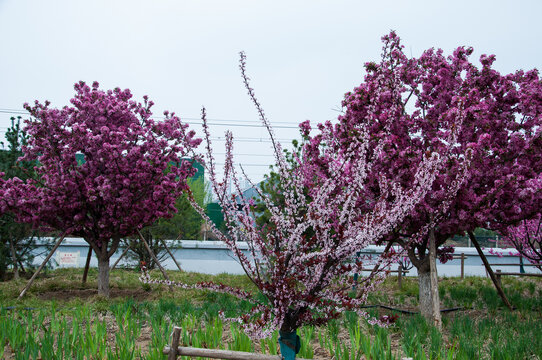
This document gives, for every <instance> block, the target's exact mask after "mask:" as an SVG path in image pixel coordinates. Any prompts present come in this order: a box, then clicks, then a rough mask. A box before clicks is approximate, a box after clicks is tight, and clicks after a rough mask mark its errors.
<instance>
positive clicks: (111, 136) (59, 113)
mask: <svg viewBox="0 0 542 360" xmlns="http://www.w3.org/2000/svg"><path fill="white" fill-rule="evenodd" d="M75 92H76V94H75V96H74V98H73V99H71V106H66V107H64V108H62V109H55V108H50V107H49V102H45V104H40V103H39V102H37V101H36V102H35V105H34V106H30V105H28V104H25V108H26V109H27V110H28V111H29V112H30V114H31V116H32V117H31V118H30V119H29V120H27V121H26V127H25V131H26V132H27V133H28V135H29V139H28V143H27V145H26V146H24V147H23V153H24V156H23V157H22V158H21V159H20V160H21V161H33V162H35V163H36V164H37V165H36V167H35V173H36V175H37V176H34V177H31V178H30V179H28V180H26V181H22V180H20V179H19V178H13V179H9V180H0V181H2V183H1V187H0V189H1V190H0V191H1V194H0V199H1V200H0V208H1V209H2V210H3V211H8V212H11V213H13V214H14V215H15V216H16V217H17V219H18V221H20V222H24V223H31V224H33V225H34V226H35V227H37V228H40V229H42V230H44V231H51V230H56V231H59V232H61V233H63V234H65V235H73V236H80V237H82V238H84V239H85V241H86V242H88V243H89V245H90V246H91V247H92V249H93V250H94V252H95V253H96V256H97V258H98V272H99V276H98V292H99V294H102V295H105V296H109V258H110V257H111V256H112V255H113V254H114V253H115V251H116V250H117V248H118V245H119V242H120V240H121V238H123V237H126V236H129V235H132V234H134V232H135V231H136V230H137V229H141V228H142V227H144V226H146V225H149V224H151V223H153V222H154V220H156V219H158V218H160V217H169V216H171V214H172V213H173V212H175V201H176V199H177V198H178V197H179V196H180V195H181V194H182V192H183V191H184V190H186V189H187V184H186V179H187V177H189V176H190V175H192V174H193V171H194V170H193V168H192V164H191V162H190V161H183V160H182V158H183V157H185V156H186V155H188V154H189V153H191V150H192V149H193V148H194V147H196V146H197V145H198V144H199V143H200V142H201V139H196V138H195V137H194V135H195V134H194V132H193V131H188V125H186V124H183V123H182V122H181V120H180V119H179V118H178V117H177V116H175V114H174V113H171V114H170V113H168V112H165V119H164V120H162V121H155V120H153V119H152V112H151V107H152V106H153V102H152V101H150V100H148V98H147V97H146V96H145V97H144V102H143V103H139V102H136V101H134V100H132V94H131V92H130V91H129V90H128V89H126V90H120V89H118V88H117V89H114V90H108V91H103V90H100V89H99V87H98V83H96V82H95V83H94V84H93V85H92V87H90V86H88V85H86V84H85V83H84V82H80V83H77V84H75Z"/></svg>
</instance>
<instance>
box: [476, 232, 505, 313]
mask: <svg viewBox="0 0 542 360" xmlns="http://www.w3.org/2000/svg"><path fill="white" fill-rule="evenodd" d="M467 233H468V234H469V239H470V240H471V241H472V243H473V244H474V247H475V248H476V251H478V255H480V259H482V262H483V263H484V266H485V268H486V272H487V273H488V274H489V277H491V280H492V281H493V285H495V288H496V289H497V293H498V294H499V296H500V297H501V299H502V301H503V302H504V304H505V305H506V307H508V308H509V309H510V310H514V308H513V307H512V304H510V302H509V301H508V299H507V298H506V295H505V294H504V291H503V289H502V287H501V285H500V284H499V282H498V281H497V277H496V276H495V273H494V272H493V270H492V269H491V266H490V265H489V262H488V261H487V258H486V256H485V255H484V253H483V251H482V248H480V244H478V240H476V236H474V234H473V233H472V231H468V232H467Z"/></svg>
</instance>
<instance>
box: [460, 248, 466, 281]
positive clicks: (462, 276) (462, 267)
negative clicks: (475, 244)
mask: <svg viewBox="0 0 542 360" xmlns="http://www.w3.org/2000/svg"><path fill="white" fill-rule="evenodd" d="M464 278H465V253H461V280H463V279H464Z"/></svg>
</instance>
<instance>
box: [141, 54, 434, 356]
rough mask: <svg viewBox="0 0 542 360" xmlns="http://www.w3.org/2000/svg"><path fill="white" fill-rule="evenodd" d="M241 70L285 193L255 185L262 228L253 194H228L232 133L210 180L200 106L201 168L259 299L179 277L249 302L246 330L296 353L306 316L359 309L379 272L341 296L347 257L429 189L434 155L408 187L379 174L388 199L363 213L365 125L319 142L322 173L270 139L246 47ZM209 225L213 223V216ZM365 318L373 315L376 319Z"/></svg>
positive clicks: (318, 320)
mask: <svg viewBox="0 0 542 360" xmlns="http://www.w3.org/2000/svg"><path fill="white" fill-rule="evenodd" d="M241 71H242V74H243V79H244V81H245V86H246V87H247V89H248V92H249V96H250V98H251V99H252V101H253V102H254V104H255V106H256V109H257V111H258V113H259V116H260V119H261V121H262V123H263V125H265V127H266V128H267V130H268V132H269V135H270V138H271V141H272V144H273V147H274V154H275V161H276V168H277V176H278V179H279V182H280V187H279V188H278V190H277V191H279V192H280V193H281V195H282V196H281V198H282V201H281V203H280V204H275V203H273V201H272V199H271V198H270V197H268V196H267V195H266V194H263V193H261V192H260V191H259V190H258V188H257V187H255V189H256V190H257V191H259V195H260V196H261V198H262V201H263V202H265V204H266V208H267V209H268V210H269V213H270V216H269V224H268V225H269V226H258V225H257V223H256V216H255V214H254V208H255V206H254V203H253V202H252V201H251V200H246V199H244V198H242V197H241V196H238V195H236V194H230V193H228V189H229V188H230V184H231V185H232V187H233V188H234V189H236V193H237V194H240V193H241V188H240V185H239V183H238V178H239V176H238V174H237V172H236V168H235V166H234V162H233V155H232V154H233V139H232V135H231V133H229V132H228V133H227V134H226V139H227V141H226V161H225V165H224V177H223V178H222V179H221V180H219V179H218V178H217V175H216V169H215V161H214V159H213V155H212V149H211V142H210V136H209V129H208V127H207V124H206V121H205V110H204V111H203V115H202V117H203V120H204V131H205V138H206V142H207V159H206V167H207V169H208V174H209V178H210V182H211V184H212V187H213V190H214V192H215V194H217V196H218V200H219V202H220V204H221V206H222V209H223V212H224V218H225V223H226V225H227V231H226V232H225V233H222V232H220V231H218V230H217V229H216V228H214V229H213V231H214V233H215V234H216V236H217V237H218V238H219V239H220V240H221V241H223V242H224V243H225V244H226V245H227V246H228V248H229V249H230V250H231V251H232V252H233V254H234V255H235V256H236V257H237V258H238V259H239V263H240V264H241V266H242V267H243V269H244V271H245V273H246V274H247V276H248V277H249V278H250V280H251V281H252V282H253V283H254V284H255V286H256V287H257V288H258V289H259V291H260V292H261V293H262V294H263V296H264V297H265V300H263V301H258V298H257V297H255V296H254V295H253V294H251V293H248V292H245V291H241V290H238V289H233V288H229V287H226V286H224V285H220V284H208V283H202V284H196V285H192V286H187V285H184V284H178V285H179V286H182V287H195V288H207V289H211V290H215V291H222V292H227V293H230V294H232V295H235V296H237V297H239V298H242V299H245V300H247V301H250V302H252V303H254V308H253V309H252V311H251V313H250V314H247V315H244V316H242V317H240V318H238V319H233V320H234V321H237V322H239V323H240V324H241V326H242V327H243V328H244V330H245V331H246V333H247V334H248V335H250V336H251V337H253V338H262V337H267V336H269V335H270V334H271V332H272V331H273V330H274V329H276V328H278V329H279V330H280V336H281V338H280V346H281V353H282V356H283V357H284V358H285V359H293V358H295V352H296V351H295V349H296V343H297V344H299V343H298V341H297V340H298V338H297V336H296V329H298V328H299V327H300V326H302V325H305V324H323V323H326V322H327V321H328V320H330V319H333V318H337V317H338V316H340V314H342V312H344V311H345V310H356V311H357V310H359V305H360V304H362V303H364V301H365V299H366V296H367V295H368V293H369V292H370V291H371V290H372V289H373V287H374V285H375V284H376V283H378V281H379V280H380V279H382V274H381V273H375V274H372V275H370V276H368V277H365V278H364V279H363V280H362V281H361V283H360V284H358V286H359V287H361V288H363V294H364V295H363V296H362V297H361V298H358V299H353V298H351V297H349V296H348V294H347V292H348V290H349V289H351V287H352V285H353V279H352V276H351V275H353V273H355V272H360V270H361V263H356V262H354V261H353V259H354V258H355V254H356V252H357V251H359V250H360V249H362V248H364V247H366V246H368V245H370V244H374V243H375V242H377V241H378V240H379V239H381V238H383V237H384V236H385V235H386V234H388V233H389V232H390V231H392V230H393V229H394V228H395V227H396V226H397V224H399V223H401V221H403V219H404V218H405V216H406V215H408V214H409V213H410V211H411V210H412V209H413V208H414V206H415V205H416V204H417V202H418V201H419V199H422V198H423V197H424V196H425V194H426V193H427V191H428V190H429V189H430V187H431V184H432V181H433V180H434V178H435V175H436V170H437V169H438V167H439V166H440V163H441V158H440V157H439V156H437V155H435V154H431V153H429V154H427V156H425V157H424V158H423V159H422V160H421V162H420V164H419V166H418V171H417V172H416V174H415V175H414V178H415V180H414V181H413V183H412V186H411V187H410V188H408V189H401V188H399V187H397V186H395V184H394V182H392V181H386V180H385V179H383V181H382V183H381V184H380V185H381V188H382V189H386V190H387V191H388V192H389V195H390V196H393V197H394V199H395V201H393V202H388V201H380V199H376V200H375V201H376V203H375V204H374V206H373V208H372V209H371V211H369V212H365V211H363V212H362V211H360V207H359V206H358V199H359V197H360V194H361V193H363V192H364V191H365V187H366V186H367V184H368V183H367V181H368V180H369V178H368V174H369V173H370V171H371V166H372V163H373V160H374V159H373V158H374V157H375V156H373V154H369V153H368V145H369V141H368V133H367V132H365V131H364V130H363V129H361V130H358V131H359V134H358V136H356V137H352V141H351V142H350V146H349V147H348V148H347V149H344V151H340V152H335V151H327V150H326V149H321V153H320V156H322V157H326V158H327V160H328V164H329V166H328V168H327V171H329V173H330V175H331V176H329V177H328V178H326V179H322V180H321V181H320V178H319V177H318V176H317V172H318V171H319V170H320V169H319V167H318V166H314V165H313V162H312V158H311V157H310V156H309V155H310V154H309V153H305V152H303V151H302V152H301V153H300V154H299V155H298V154H294V155H293V156H294V159H293V163H292V162H290V163H288V162H287V161H286V159H285V156H284V153H283V150H282V147H281V144H280V143H279V142H277V141H276V139H275V136H274V134H273V131H272V129H271V126H270V124H269V122H268V120H267V118H266V117H265V114H264V112H263V110H262V108H261V106H260V104H259V103H258V101H257V100H256V97H255V96H254V92H253V90H252V89H251V88H250V86H249V83H248V78H247V76H246V75H245V58H244V55H242V57H241ZM328 135H331V134H329V133H323V134H321V137H322V138H323V140H324V141H326V142H329V143H331V142H333V141H335V140H334V139H333V138H331V137H329V136H328ZM329 149H331V148H329ZM354 154H358V155H357V156H354ZM379 155H381V154H376V156H379ZM193 205H194V206H195V208H196V209H197V210H198V211H199V212H200V214H201V215H202V216H204V217H205V213H204V212H203V210H202V209H201V207H199V206H198V205H197V203H194V204H193ZM209 224H211V226H213V225H212V222H211V221H209ZM241 241H242V242H243V243H246V244H248V249H249V250H248V253H245V252H243V250H242V248H241V246H240V244H239V242H241ZM373 261H374V263H379V264H388V263H389V262H390V261H393V259H391V258H390V257H384V258H379V259H373ZM142 280H143V281H146V282H161V281H160V280H153V279H151V278H150V277H149V275H148V274H147V273H144V275H143V276H142ZM360 313H361V312H360ZM361 314H362V315H364V316H367V314H365V313H361ZM372 321H373V322H377V320H375V319H372Z"/></svg>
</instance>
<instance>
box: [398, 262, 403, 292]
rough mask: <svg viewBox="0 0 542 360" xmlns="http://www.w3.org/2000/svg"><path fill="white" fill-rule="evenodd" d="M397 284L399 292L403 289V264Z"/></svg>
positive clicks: (400, 265) (400, 266)
mask: <svg viewBox="0 0 542 360" xmlns="http://www.w3.org/2000/svg"><path fill="white" fill-rule="evenodd" d="M397 282H398V283H399V290H402V289H403V264H399V270H398V272H397Z"/></svg>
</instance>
